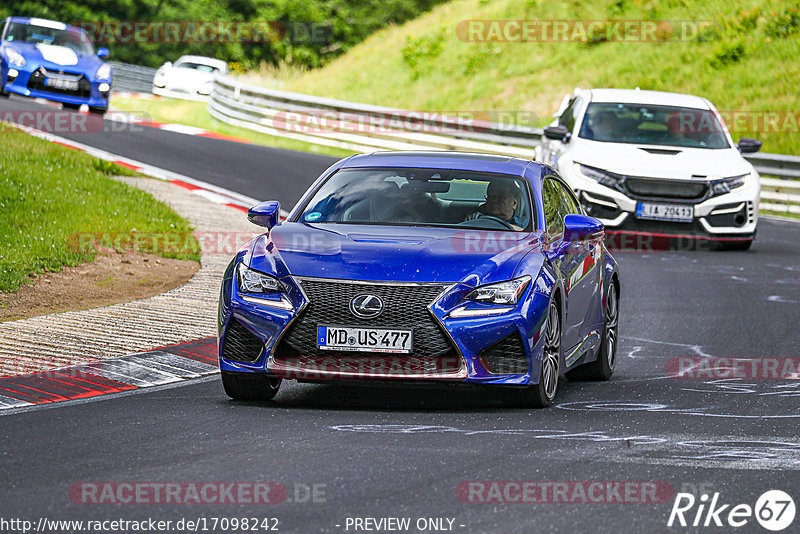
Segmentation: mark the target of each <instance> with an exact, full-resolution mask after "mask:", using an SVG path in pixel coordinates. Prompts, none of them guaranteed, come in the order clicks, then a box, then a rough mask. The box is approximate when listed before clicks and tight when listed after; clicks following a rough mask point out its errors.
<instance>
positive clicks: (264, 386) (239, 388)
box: [222, 371, 281, 401]
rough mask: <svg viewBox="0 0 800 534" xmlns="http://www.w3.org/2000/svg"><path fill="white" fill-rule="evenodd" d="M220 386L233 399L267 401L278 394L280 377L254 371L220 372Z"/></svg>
mask: <svg viewBox="0 0 800 534" xmlns="http://www.w3.org/2000/svg"><path fill="white" fill-rule="evenodd" d="M222 387H224V388H225V393H226V394H227V395H228V396H229V397H230V398H232V399H233V400H243V401H267V400H271V399H273V398H274V397H275V395H277V394H278V389H279V388H280V387H281V379H280V378H271V377H269V376H267V375H263V374H256V373H229V372H225V371H223V372H222Z"/></svg>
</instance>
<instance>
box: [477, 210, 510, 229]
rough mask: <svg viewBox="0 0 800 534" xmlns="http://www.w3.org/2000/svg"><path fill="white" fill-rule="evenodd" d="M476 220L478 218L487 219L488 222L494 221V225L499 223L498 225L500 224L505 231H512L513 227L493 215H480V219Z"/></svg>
mask: <svg viewBox="0 0 800 534" xmlns="http://www.w3.org/2000/svg"><path fill="white" fill-rule="evenodd" d="M478 218H479V219H489V220H490V221H494V222H496V223H500V224H502V225H503V228H506V229H508V230H513V229H514V227H513V226H512V225H511V223H510V222H508V221H504V220H503V219H501V218H500V217H495V216H494V215H485V214H484V215H481V216H480V217H478Z"/></svg>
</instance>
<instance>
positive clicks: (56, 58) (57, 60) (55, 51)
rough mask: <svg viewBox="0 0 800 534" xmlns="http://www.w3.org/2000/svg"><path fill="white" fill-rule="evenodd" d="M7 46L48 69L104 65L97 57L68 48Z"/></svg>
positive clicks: (40, 44) (7, 44)
mask: <svg viewBox="0 0 800 534" xmlns="http://www.w3.org/2000/svg"><path fill="white" fill-rule="evenodd" d="M6 46H9V47H11V48H13V49H14V50H16V51H17V52H19V53H20V54H22V56H23V57H24V58H25V59H26V60H27V61H29V62H31V61H32V62H35V63H38V64H41V65H43V66H44V68H46V69H59V68H61V67H74V66H76V65H77V66H78V67H79V68H87V67H95V68H99V67H100V64H101V63H102V61H101V60H100V59H98V58H97V56H95V55H91V54H81V53H80V52H76V51H75V50H73V49H72V48H69V47H67V46H58V45H48V44H42V43H37V44H34V43H23V42H14V43H13V44H12V43H6ZM92 74H94V73H92Z"/></svg>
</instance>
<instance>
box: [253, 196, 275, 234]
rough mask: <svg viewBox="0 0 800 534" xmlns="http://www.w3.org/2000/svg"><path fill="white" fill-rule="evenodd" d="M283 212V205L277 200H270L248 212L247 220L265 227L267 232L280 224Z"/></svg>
mask: <svg viewBox="0 0 800 534" xmlns="http://www.w3.org/2000/svg"><path fill="white" fill-rule="evenodd" d="M280 211H281V203H280V202H278V201H277V200H268V201H267V202H262V203H261V204H256V205H255V206H253V207H252V208H250V209H249V210H248V211H247V220H248V221H250V222H251V223H253V224H257V225H258V226H263V227H264V228H266V229H267V230H269V229H270V228H272V227H273V226H276V225H277V224H278V220H279V219H278V216H279V215H280Z"/></svg>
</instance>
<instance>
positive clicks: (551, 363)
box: [522, 299, 561, 408]
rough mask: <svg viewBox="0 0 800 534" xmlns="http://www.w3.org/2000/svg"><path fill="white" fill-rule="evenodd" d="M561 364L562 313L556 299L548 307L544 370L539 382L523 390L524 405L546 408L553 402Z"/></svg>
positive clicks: (543, 355) (543, 359)
mask: <svg viewBox="0 0 800 534" xmlns="http://www.w3.org/2000/svg"><path fill="white" fill-rule="evenodd" d="M560 365H561V313H560V312H559V309H558V305H557V304H556V302H555V299H553V300H551V301H550V306H549V307H548V309H547V327H546V329H545V338H544V352H543V353H542V370H541V373H540V375H539V383H538V384H536V385H535V386H528V387H526V388H525V389H523V390H522V404H523V406H527V407H532V408H546V407H548V406H550V405H551V404H553V399H554V398H555V396H556V390H557V389H558V376H559V373H558V371H559V368H560Z"/></svg>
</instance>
